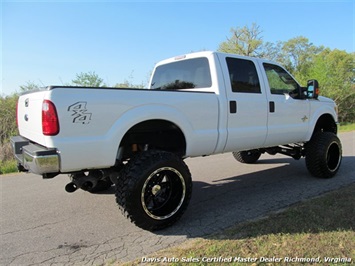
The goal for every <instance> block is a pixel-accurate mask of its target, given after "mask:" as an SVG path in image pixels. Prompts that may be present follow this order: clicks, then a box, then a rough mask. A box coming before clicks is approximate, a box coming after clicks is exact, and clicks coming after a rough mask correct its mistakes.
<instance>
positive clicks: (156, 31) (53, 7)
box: [0, 0, 355, 96]
mask: <svg viewBox="0 0 355 266" xmlns="http://www.w3.org/2000/svg"><path fill="white" fill-rule="evenodd" d="M0 1H1V7H0V8H1V10H0V11H1V33H0V39H1V54H0V56H1V74H0V75H1V76H0V79H1V90H0V95H1V96H6V95H11V94H12V93H14V92H18V91H20V86H21V85H26V84H27V83H28V82H33V83H35V84H38V85H41V86H48V85H64V84H68V83H70V82H71V81H72V80H73V79H75V78H76V75H77V74H79V73H82V72H83V73H86V72H95V73H96V74H97V75H98V76H99V77H100V78H102V79H103V80H104V82H105V83H106V84H107V85H108V86H114V85H115V84H117V83H123V82H124V81H125V80H128V81H129V82H131V83H133V84H144V85H146V84H147V83H148V80H149V75H150V73H151V71H152V70H153V67H154V65H155V63H157V62H159V61H160V60H163V59H166V58H170V57H173V56H177V55H182V54H186V53H190V52H197V51H201V50H217V49H218V47H219V45H220V44H221V43H222V42H224V41H226V39H227V38H228V37H230V36H231V32H230V29H231V28H237V27H243V26H245V25H247V26H251V25H252V23H256V24H257V25H259V26H260V29H261V30H262V31H263V32H262V37H263V40H264V41H265V42H267V41H268V42H273V43H276V42H277V41H287V40H289V39H291V38H294V37H297V36H304V37H307V38H308V39H309V41H310V42H311V43H313V44H314V45H317V46H319V45H323V46H325V47H329V48H331V49H339V50H345V51H347V52H354V43H355V24H354V23H355V18H354V17H355V15H354V14H355V10H354V8H355V1H354V0H334V1H330V0H323V1H321V0H314V1H312V0H309V1H307V0H299V1H291V0H290V1H287V0H284V1H282V0H274V1H261V0H259V1H254V0H249V1H246V0H244V1H236V0H235V1H232V0H229V1H228V0H221V1H218V0H215V1H202V0H190V1H177V0H176V1H162V0H160V1H159V0H155V1H135V0H131V1H120V0H116V1H114V0H111V1H107V0H106V1H105V0H104V1H99V0H97V1H81V0H76V1H75V0H72V1H69V0H62V1H59V0H57V1H49V0H47V1H26V0H22V1H20V0H19V1H16V0H12V1H11V0H0Z"/></svg>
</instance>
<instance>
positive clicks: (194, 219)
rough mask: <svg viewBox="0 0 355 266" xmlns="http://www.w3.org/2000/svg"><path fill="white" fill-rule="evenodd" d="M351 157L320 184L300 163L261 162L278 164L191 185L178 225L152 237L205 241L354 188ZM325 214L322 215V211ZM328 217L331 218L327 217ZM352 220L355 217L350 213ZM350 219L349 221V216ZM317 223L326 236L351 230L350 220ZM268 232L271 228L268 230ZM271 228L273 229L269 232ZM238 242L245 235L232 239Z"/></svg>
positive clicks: (354, 223) (285, 230)
mask: <svg viewBox="0 0 355 266" xmlns="http://www.w3.org/2000/svg"><path fill="white" fill-rule="evenodd" d="M354 159H355V158H354V157H353V156H348V157H343V161H342V166H341V168H340V170H339V172H338V174H337V176H336V177H335V178H331V179H319V178H315V177H312V176H310V174H308V171H307V169H306V167H305V165H304V160H300V161H296V162H295V161H294V160H293V159H289V158H286V159H272V160H260V162H259V164H264V163H265V164H271V163H273V164H275V163H280V164H281V163H282V165H280V166H277V167H274V168H272V169H267V170H262V171H259V172H253V173H248V174H244V175H238V176H231V177H227V178H216V179H215V180H213V181H212V182H210V183H206V182H201V181H194V182H193V194H192V199H191V202H190V205H189V207H188V209H187V211H186V212H185V214H184V215H183V217H182V218H181V220H180V221H179V222H177V223H176V224H174V225H173V226H172V227H170V228H167V229H164V230H161V231H158V232H155V233H156V234H157V235H165V236H171V235H184V236H186V237H187V238H195V237H204V238H211V235H213V234H215V233H218V232H222V231H223V230H225V229H227V228H230V227H233V226H235V225H236V224H241V223H244V222H246V221H250V220H255V219H260V218H262V217H266V216H268V215H270V214H272V213H275V212H279V211H280V210H283V209H285V208H287V207H289V206H291V205H293V204H295V203H298V202H302V201H304V200H306V199H310V198H313V197H316V196H319V195H321V194H324V193H326V192H329V191H333V190H336V189H338V188H341V187H344V186H347V185H349V184H352V183H355V170H354V168H353V164H354ZM325 211H326V210H325ZM330 215H331V214H330ZM353 215H355V214H353ZM350 217H351V216H350ZM334 219H335V220H334V223H329V221H328V222H327V224H324V225H323V227H322V224H321V226H320V228H322V230H325V231H337V230H341V229H343V230H353V228H354V227H355V221H354V220H352V222H351V221H349V223H347V224H339V223H336V222H335V221H336V217H334ZM270 228H271V227H270ZM273 228H274V227H273ZM317 230H318V229H317V228H313V227H312V225H311V224H310V225H309V227H307V228H305V227H292V228H290V227H280V228H279V229H277V230H276V231H277V232H275V231H270V232H268V230H266V231H263V232H255V234H256V235H258V234H267V233H274V234H277V233H291V234H294V233H302V232H316V231H317ZM237 237H238V238H243V237H250V235H245V236H244V235H243V234H242V233H240V234H237Z"/></svg>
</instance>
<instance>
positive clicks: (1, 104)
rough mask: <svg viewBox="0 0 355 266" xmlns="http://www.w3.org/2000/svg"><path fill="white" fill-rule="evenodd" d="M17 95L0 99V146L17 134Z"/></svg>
mask: <svg viewBox="0 0 355 266" xmlns="http://www.w3.org/2000/svg"><path fill="white" fill-rule="evenodd" d="M17 99H18V95H17V94H14V95H11V96H6V97H0V114H1V115H0V145H3V144H4V143H6V142H8V141H9V139H10V137H11V136H13V135H15V134H17V125H16V103H17Z"/></svg>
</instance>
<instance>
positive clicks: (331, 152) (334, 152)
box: [327, 142, 341, 172]
mask: <svg viewBox="0 0 355 266" xmlns="http://www.w3.org/2000/svg"><path fill="white" fill-rule="evenodd" d="M340 157H341V156H340V148H339V145H338V143H336V142H333V143H331V144H330V145H329V148H328V152H327V166H328V169H329V170H330V171H332V172H334V171H336V170H337V169H338V167H339V164H340Z"/></svg>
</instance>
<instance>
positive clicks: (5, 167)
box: [0, 160, 17, 175]
mask: <svg viewBox="0 0 355 266" xmlns="http://www.w3.org/2000/svg"><path fill="white" fill-rule="evenodd" d="M15 172H17V163H16V161H15V160H11V161H4V162H0V175H3V174H10V173H15Z"/></svg>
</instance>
